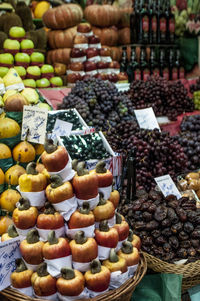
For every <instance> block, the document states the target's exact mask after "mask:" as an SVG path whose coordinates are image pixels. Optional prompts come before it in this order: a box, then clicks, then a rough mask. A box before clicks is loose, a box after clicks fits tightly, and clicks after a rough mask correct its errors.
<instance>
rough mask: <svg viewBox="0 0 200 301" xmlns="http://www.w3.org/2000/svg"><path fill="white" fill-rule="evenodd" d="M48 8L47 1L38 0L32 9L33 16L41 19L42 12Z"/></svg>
mask: <svg viewBox="0 0 200 301" xmlns="http://www.w3.org/2000/svg"><path fill="white" fill-rule="evenodd" d="M49 8H50V3H49V2H47V1H40V2H39V3H38V4H36V7H35V9H34V16H35V18H36V19H42V16H43V15H44V13H45V12H46V11H47V10H48V9H49Z"/></svg>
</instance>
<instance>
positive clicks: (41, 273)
mask: <svg viewBox="0 0 200 301" xmlns="http://www.w3.org/2000/svg"><path fill="white" fill-rule="evenodd" d="M37 274H38V276H39V277H45V276H48V275H49V273H48V272H47V264H46V262H42V263H41V264H40V265H39V266H38V268H37Z"/></svg>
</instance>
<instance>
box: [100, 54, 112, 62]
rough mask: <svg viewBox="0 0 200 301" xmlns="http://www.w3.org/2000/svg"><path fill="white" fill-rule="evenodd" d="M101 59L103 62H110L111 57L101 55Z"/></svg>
mask: <svg viewBox="0 0 200 301" xmlns="http://www.w3.org/2000/svg"><path fill="white" fill-rule="evenodd" d="M101 61H102V62H105V63H110V62H112V59H111V57H110V56H101Z"/></svg>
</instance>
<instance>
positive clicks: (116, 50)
mask: <svg viewBox="0 0 200 301" xmlns="http://www.w3.org/2000/svg"><path fill="white" fill-rule="evenodd" d="M102 47H104V46H102ZM110 52H111V58H112V60H113V61H117V62H120V61H121V58H122V49H121V47H110Z"/></svg>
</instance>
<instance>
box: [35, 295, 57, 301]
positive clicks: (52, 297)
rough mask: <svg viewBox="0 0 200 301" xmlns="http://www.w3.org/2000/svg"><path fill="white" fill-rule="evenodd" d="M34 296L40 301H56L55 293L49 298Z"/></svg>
mask: <svg viewBox="0 0 200 301" xmlns="http://www.w3.org/2000/svg"><path fill="white" fill-rule="evenodd" d="M34 296H35V297H36V298H38V299H41V300H52V301H58V294H57V293H55V294H53V295H50V296H42V297H41V296H37V295H36V294H35V293H34Z"/></svg>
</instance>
